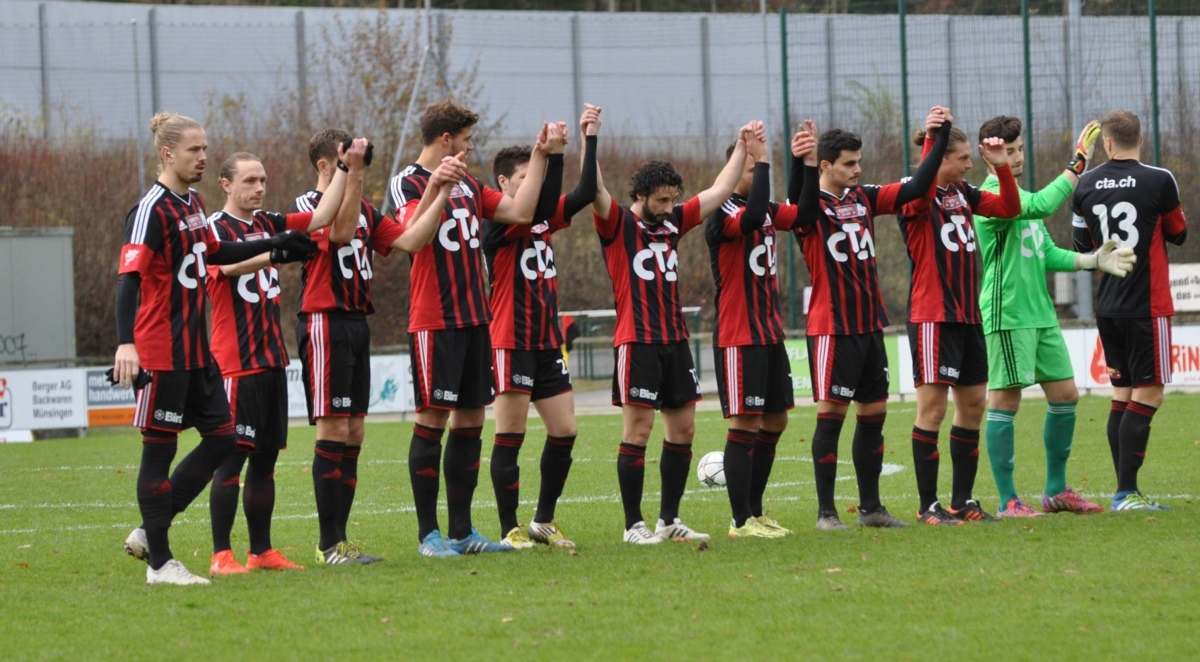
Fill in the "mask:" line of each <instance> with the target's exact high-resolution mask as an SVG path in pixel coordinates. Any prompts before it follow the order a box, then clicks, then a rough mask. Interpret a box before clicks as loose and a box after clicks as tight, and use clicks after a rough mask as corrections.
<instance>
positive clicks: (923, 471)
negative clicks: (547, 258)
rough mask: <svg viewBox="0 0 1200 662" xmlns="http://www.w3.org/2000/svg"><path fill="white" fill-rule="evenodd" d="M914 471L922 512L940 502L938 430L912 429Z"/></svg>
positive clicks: (915, 427)
mask: <svg viewBox="0 0 1200 662" xmlns="http://www.w3.org/2000/svg"><path fill="white" fill-rule="evenodd" d="M912 452H913V470H914V472H915V473H916V474H917V495H918V496H919V497H920V499H921V512H925V511H926V510H929V507H930V506H932V505H933V504H934V502H936V501H937V500H938V498H937V488H938V463H939V460H938V458H940V457H941V455H940V454H939V453H938V433H937V430H922V429H921V428H919V427H917V426H915V425H914V426H913V429H912Z"/></svg>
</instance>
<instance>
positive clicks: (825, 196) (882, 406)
mask: <svg viewBox="0 0 1200 662" xmlns="http://www.w3.org/2000/svg"><path fill="white" fill-rule="evenodd" d="M948 121H950V113H949V111H948V110H947V109H945V108H942V107H940V106H934V107H933V108H932V109H930V111H929V116H928V117H927V118H926V120H925V128H926V130H928V131H937V130H938V127H941V126H942V125H943V123H945V122H948ZM806 133H811V134H813V135H815V133H816V127H815V126H814V125H813V124H812V123H811V122H809V123H808V131H807V132H806ZM937 135H938V139H937V140H936V141H934V144H933V147H932V150H931V151H930V153H929V154H928V155H926V156H925V157H924V159H923V160H922V161H921V165H920V166H919V167H918V168H917V171H916V174H915V175H914V176H913V177H912V178H911V179H908V180H906V181H904V182H903V183H894V184H887V185H885V186H875V185H863V184H860V183H859V178H860V177H861V176H862V140H861V139H859V137H858V136H857V135H855V134H853V133H850V132H849V131H844V130H841V129H832V130H829V131H826V132H825V133H824V134H822V135H821V138H820V141H819V143H818V145H817V146H816V150H815V154H814V153H813V152H814V150H813V149H812V146H811V145H809V146H808V149H807V150H793V158H794V159H796V160H797V161H798V160H799V158H800V157H804V158H805V161H806V162H805V163H803V164H801V163H794V167H795V168H796V169H803V172H804V178H803V179H802V182H803V189H802V191H801V192H800V193H799V194H798V195H797V199H798V203H799V217H798V219H797V221H796V241H797V242H798V243H799V244H800V246H801V248H802V249H803V251H804V261H805V264H807V265H808V270H809V275H810V279H811V281H812V300H811V302H810V304H809V312H808V327H807V330H806V335H807V343H808V357H809V363H808V364H809V372H810V374H811V377H812V384H813V400H815V401H816V403H817V424H816V429H815V430H814V431H813V436H812V458H813V471H814V473H815V476H816V485H817V524H816V527H817V529H818V530H821V531H838V530H847V529H849V527H848V526H846V525H845V524H843V523H842V520H841V518H839V517H838V512H837V508H836V506H835V505H834V500H833V495H834V486H835V485H836V480H837V458H838V443H839V439H840V437H841V434H842V425H843V423H844V422H845V420H846V414H847V412H848V411H849V408H850V403H851V402H854V403H855V405H854V407H855V417H856V419H857V420H856V423H855V429H854V441H853V445H852V446H851V454H852V457H853V460H854V473H855V474H856V477H857V478H858V498H859V503H858V525H859V526H866V527H886V528H902V527H906V526H908V524H906V523H904V522H901V521H900V520H899V519H896V517H895V516H893V515H892V514H891V513H889V512H888V510H887V508H885V507H884V506H883V504H882V503H881V502H880V499H879V476H880V474H881V473H882V470H883V452H884V441H883V424H884V421H885V420H886V417H887V400H888V382H889V378H890V375H889V374H888V363H887V352H886V350H885V349H884V346H883V329H884V327H886V326H887V324H888V318H887V313H886V311H885V309H884V304H883V294H882V292H880V290H879V273H878V271H877V268H876V262H875V217H876V216H879V215H882V214H895V213H896V212H897V211H898V210H899V209H900V208H901V207H902V206H903V205H905V204H907V203H909V202H912V201H914V200H917V199H920V198H921V197H922V196H923V195H924V194H925V192H926V191H928V190H929V188H930V187H931V186H932V185H933V182H934V179H935V178H936V176H937V171H938V167H939V166H940V165H941V162H942V156H943V155H944V154H945V151H946V144H947V140H948V138H949V132H948V131H945V132H938V134H937ZM818 178H819V179H818ZM814 180H816V181H814Z"/></svg>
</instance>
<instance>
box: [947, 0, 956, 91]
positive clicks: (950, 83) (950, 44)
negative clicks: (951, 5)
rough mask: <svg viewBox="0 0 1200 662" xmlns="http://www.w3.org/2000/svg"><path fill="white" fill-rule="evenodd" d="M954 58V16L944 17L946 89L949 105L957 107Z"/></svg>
mask: <svg viewBox="0 0 1200 662" xmlns="http://www.w3.org/2000/svg"><path fill="white" fill-rule="evenodd" d="M955 60H956V58H955V57H954V17H953V16H947V17H946V89H947V91H948V92H949V98H950V107H951V108H958V101H957V100H956V99H955V97H954V69H955V66H954V65H955V64H956V62H955Z"/></svg>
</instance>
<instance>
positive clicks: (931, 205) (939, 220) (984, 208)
mask: <svg viewBox="0 0 1200 662" xmlns="http://www.w3.org/2000/svg"><path fill="white" fill-rule="evenodd" d="M996 176H997V178H998V179H999V180H1000V195H996V194H993V193H989V192H987V191H980V190H979V189H978V188H975V187H974V186H971V185H970V184H968V183H966V182H954V183H951V184H949V185H947V186H945V187H940V186H937V185H936V184H935V185H934V186H931V187H930V189H929V193H928V194H926V195H925V197H923V198H921V199H920V200H917V201H914V202H910V203H908V204H906V205H904V207H903V208H902V209H901V210H900V213H899V214H898V215H897V219H898V220H899V222H900V232H901V234H903V235H904V243H905V245H906V246H907V248H908V259H909V260H910V261H911V262H912V277H911V278H910V279H909V286H908V321H910V322H962V323H965V324H983V317H982V315H981V314H980V312H979V276H980V273H979V252H978V251H977V250H976V248H977V242H976V241H975V225H974V223H973V222H972V219H973V218H974V213H975V212H976V211H977V212H979V214H980V215H982V216H987V217H990V218H1012V217H1014V216H1016V215H1017V214H1019V213H1021V199H1020V197H1019V193H1018V191H1017V184H1016V180H1014V179H1013V176H1012V170H1011V169H1010V168H1009V167H1008V166H1003V167H1000V168H997V169H996Z"/></svg>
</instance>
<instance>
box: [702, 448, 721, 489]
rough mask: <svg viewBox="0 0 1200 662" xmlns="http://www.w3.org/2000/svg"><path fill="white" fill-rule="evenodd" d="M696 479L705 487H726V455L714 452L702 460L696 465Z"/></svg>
mask: <svg viewBox="0 0 1200 662" xmlns="http://www.w3.org/2000/svg"><path fill="white" fill-rule="evenodd" d="M696 478H697V479H698V480H699V481H700V483H701V484H702V485H704V486H705V487H724V486H725V453H723V452H721V451H713V452H711V453H707V454H705V456H704V457H702V458H700V463H699V464H697V465H696Z"/></svg>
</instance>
